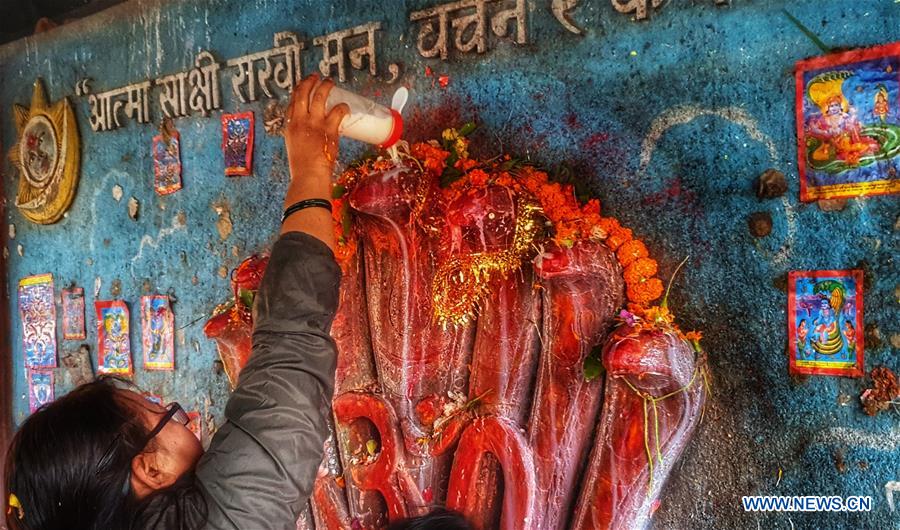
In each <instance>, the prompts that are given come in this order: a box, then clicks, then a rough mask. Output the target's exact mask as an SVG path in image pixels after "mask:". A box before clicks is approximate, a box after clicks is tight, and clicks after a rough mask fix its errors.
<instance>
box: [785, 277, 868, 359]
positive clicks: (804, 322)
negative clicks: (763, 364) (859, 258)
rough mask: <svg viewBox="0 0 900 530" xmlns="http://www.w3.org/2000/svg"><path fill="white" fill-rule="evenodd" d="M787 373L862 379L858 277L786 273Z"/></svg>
mask: <svg viewBox="0 0 900 530" xmlns="http://www.w3.org/2000/svg"><path fill="white" fill-rule="evenodd" d="M788 351H789V352H790V368H791V372H792V373H798V374H823V375H846V376H851V377H862V376H863V366H864V364H863V273H862V271H860V270H847V271H791V272H790V273H788Z"/></svg>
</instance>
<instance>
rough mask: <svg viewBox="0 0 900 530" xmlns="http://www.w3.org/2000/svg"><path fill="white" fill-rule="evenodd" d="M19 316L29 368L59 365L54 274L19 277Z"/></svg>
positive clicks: (26, 365) (26, 362)
mask: <svg viewBox="0 0 900 530" xmlns="http://www.w3.org/2000/svg"><path fill="white" fill-rule="evenodd" d="M19 317H20V319H21V320H22V340H23V343H24V351H25V367H26V368H35V369H40V368H56V303H55V302H54V300H53V275H52V274H38V275H36V276H29V277H27V278H22V279H21V280H19Z"/></svg>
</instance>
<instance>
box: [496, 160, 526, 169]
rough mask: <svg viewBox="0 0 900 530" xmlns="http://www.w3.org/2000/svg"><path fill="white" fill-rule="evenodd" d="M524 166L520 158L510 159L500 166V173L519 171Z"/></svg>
mask: <svg viewBox="0 0 900 530" xmlns="http://www.w3.org/2000/svg"><path fill="white" fill-rule="evenodd" d="M521 165H522V161H521V160H520V159H518V158H510V159H509V160H507V161H506V162H503V163H502V164H500V171H510V170H512V169H517V168H519V167H520V166H521Z"/></svg>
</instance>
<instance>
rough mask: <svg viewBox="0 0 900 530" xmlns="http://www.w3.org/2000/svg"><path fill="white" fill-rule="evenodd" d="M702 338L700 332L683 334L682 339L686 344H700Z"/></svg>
mask: <svg viewBox="0 0 900 530" xmlns="http://www.w3.org/2000/svg"><path fill="white" fill-rule="evenodd" d="M702 338H703V333H702V332H700V331H696V330H694V331H688V332H687V333H685V334H684V339H685V340H687V341H688V342H700V339H702Z"/></svg>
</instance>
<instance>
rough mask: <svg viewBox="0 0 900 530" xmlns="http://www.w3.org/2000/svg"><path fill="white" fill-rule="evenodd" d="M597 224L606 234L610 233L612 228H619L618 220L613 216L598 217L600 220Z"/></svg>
mask: <svg viewBox="0 0 900 530" xmlns="http://www.w3.org/2000/svg"><path fill="white" fill-rule="evenodd" d="M597 226H598V227H599V228H600V229H601V230H603V231H604V232H606V234H607V235H608V234H611V233H612V231H613V230H615V229H616V228H619V221H618V219H616V218H615V217H604V218H602V219H600V222H599V223H598V224H597Z"/></svg>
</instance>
